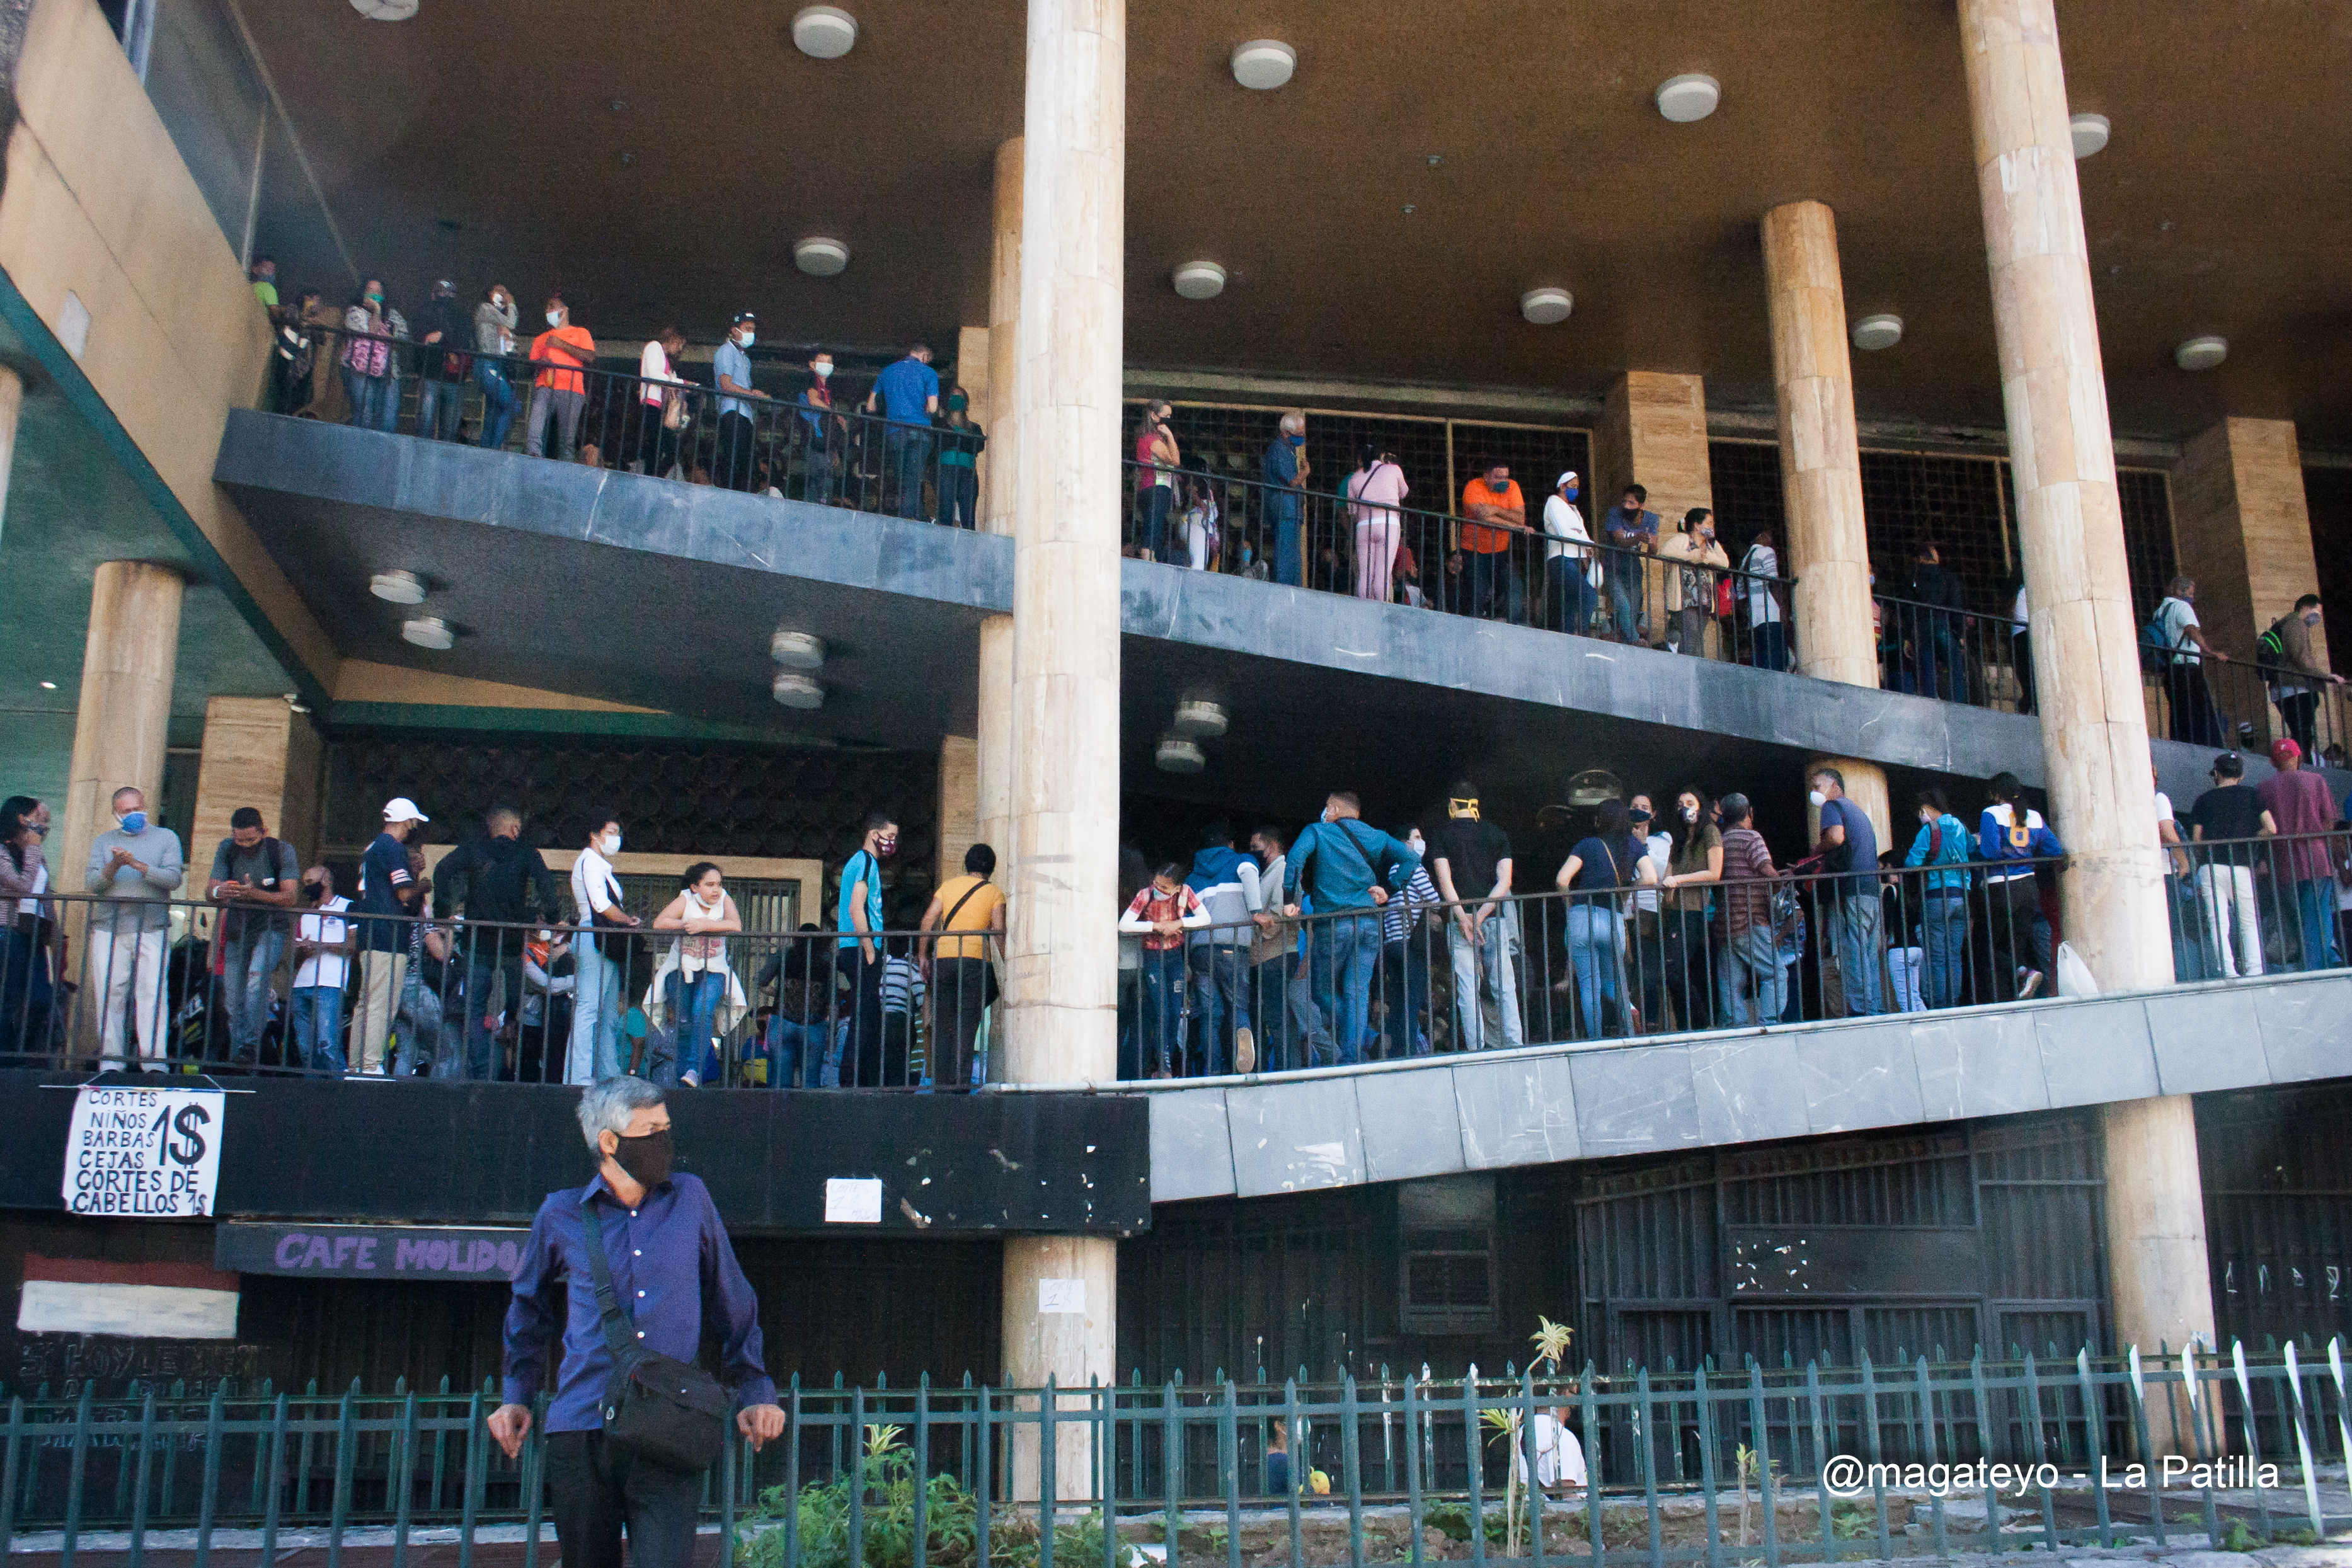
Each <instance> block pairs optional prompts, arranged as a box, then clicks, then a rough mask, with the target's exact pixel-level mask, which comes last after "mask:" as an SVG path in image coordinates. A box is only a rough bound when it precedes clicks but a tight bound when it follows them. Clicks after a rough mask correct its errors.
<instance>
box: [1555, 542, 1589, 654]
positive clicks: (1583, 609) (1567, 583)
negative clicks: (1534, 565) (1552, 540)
mask: <svg viewBox="0 0 2352 1568" xmlns="http://www.w3.org/2000/svg"><path fill="white" fill-rule="evenodd" d="M1544 580H1545V582H1546V583H1547V584H1548V585H1549V588H1550V590H1551V591H1550V593H1549V596H1548V597H1549V599H1550V601H1551V609H1552V615H1553V617H1554V619H1553V622H1552V630H1554V631H1556V632H1575V633H1576V634H1577V635H1578V636H1580V637H1581V636H1585V635H1587V634H1589V633H1590V632H1591V630H1592V598H1593V595H1592V580H1591V578H1588V577H1586V576H1585V575H1584V563H1583V562H1582V561H1580V560H1571V559H1569V558H1568V557H1566V556H1556V557H1554V558H1553V559H1550V560H1548V561H1546V562H1544Z"/></svg>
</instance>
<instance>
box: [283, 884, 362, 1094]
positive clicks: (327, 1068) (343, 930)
mask: <svg viewBox="0 0 2352 1568" xmlns="http://www.w3.org/2000/svg"><path fill="white" fill-rule="evenodd" d="M351 906H352V901H351V900H350V899H348V898H342V897H339V896H337V894H336V893H335V873H333V872H331V871H329V870H328V869H327V868H326V867H325V866H322V865H314V866H312V867H311V868H310V870H309V871H306V872H304V873H302V907H303V908H304V909H305V910H306V911H307V912H308V913H306V914H303V915H299V916H298V917H297V918H296V920H295V922H294V984H293V987H292V988H291V989H290V991H289V994H288V996H287V998H286V1003H287V1013H288V1015H289V1017H290V1018H291V1019H293V1025H294V1048H295V1050H296V1051H298V1052H299V1054H300V1057H301V1061H302V1065H303V1066H304V1067H307V1068H309V1069H310V1071H313V1072H325V1073H329V1074H331V1075H332V1076H334V1077H336V1078H341V1076H342V1075H343V1068H344V1062H343V984H344V982H345V981H346V980H347V979H349V978H350V977H351V967H352V953H353V952H355V951H356V950H357V949H358V947H359V935H358V933H357V931H356V930H354V928H353V926H352V922H350V921H348V920H341V919H338V918H337V916H339V915H341V914H342V912H343V911H345V910H347V909H349V908H350V907H351Z"/></svg>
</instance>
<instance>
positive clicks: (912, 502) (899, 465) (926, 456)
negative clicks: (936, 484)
mask: <svg viewBox="0 0 2352 1568" xmlns="http://www.w3.org/2000/svg"><path fill="white" fill-rule="evenodd" d="M882 455H883V456H884V457H885V458H887V460H888V462H889V465H890V471H891V472H892V473H893V474H896V475H897V476H898V515H899V516H900V517H921V516H922V515H923V469H924V467H925V466H926V465H928V464H929V462H930V458H931V433H930V432H929V430H927V429H925V428H924V427H923V426H921V425H917V424H894V425H892V426H890V428H889V429H887V430H886V431H884V432H883V433H882Z"/></svg>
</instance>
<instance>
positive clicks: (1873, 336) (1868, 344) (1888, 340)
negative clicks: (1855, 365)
mask: <svg viewBox="0 0 2352 1568" xmlns="http://www.w3.org/2000/svg"><path fill="white" fill-rule="evenodd" d="M1902 340H1903V318H1902V317H1900V316H1896V315H1892V314H1888V315H1883V316H1864V318H1863V319H1861V320H1859V321H1856V322H1855V323H1854V324H1853V346H1854V347H1855V348H1857V349H1860V350H1862V351H1863V352H1864V353H1865V354H1874V353H1876V352H1878V350H1881V349H1891V348H1893V347H1895V344H1897V343H1899V342H1901V341H1902Z"/></svg>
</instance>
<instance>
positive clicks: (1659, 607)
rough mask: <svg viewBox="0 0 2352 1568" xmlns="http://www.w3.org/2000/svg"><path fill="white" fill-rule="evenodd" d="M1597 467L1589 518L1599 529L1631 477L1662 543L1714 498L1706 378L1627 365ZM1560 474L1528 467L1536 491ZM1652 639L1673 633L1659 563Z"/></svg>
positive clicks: (1650, 597) (1651, 580)
mask: <svg viewBox="0 0 2352 1568" xmlns="http://www.w3.org/2000/svg"><path fill="white" fill-rule="evenodd" d="M1592 468H1593V471H1592V472H1591V473H1590V474H1587V475H1586V476H1584V497H1585V498H1584V502H1583V510H1584V519H1585V522H1586V524H1587V525H1588V526H1589V527H1591V528H1593V529H1594V530H1595V533H1594V537H1595V538H1598V537H1599V532H1598V530H1599V528H1600V526H1601V515H1602V514H1603V513H1605V512H1607V511H1608V510H1609V508H1610V507H1613V506H1615V505H1616V504H1617V498H1618V497H1620V496H1622V495H1623V494H1624V491H1625V486H1628V485H1639V486H1642V487H1643V489H1645V490H1647V491H1648V492H1649V493H1650V501H1649V507H1650V510H1652V511H1654V512H1655V513H1657V514H1658V539H1659V542H1660V543H1661V544H1663V543H1664V542H1665V539H1666V537H1667V536H1668V535H1670V534H1671V533H1673V532H1674V530H1675V529H1676V528H1679V527H1681V526H1682V520H1683V515H1684V514H1685V513H1686V512H1688V511H1689V510H1690V509H1691V508H1692V507H1713V506H1714V505H1715V475H1714V471H1713V469H1711V468H1710V467H1709V466H1708V465H1707V459H1706V380H1705V378H1703V377H1699V376H1686V375H1677V374H1674V373H1671V372H1667V371H1626V372H1625V373H1624V374H1623V375H1622V376H1620V377H1618V378H1617V383H1616V384H1615V385H1614V386H1612V387H1611V388H1610V389H1609V397H1608V401H1607V402H1605V403H1604V404H1603V405H1602V407H1601V423H1600V426H1599V428H1597V429H1596V430H1594V431H1593V433H1592ZM1557 478H1559V475H1557V474H1523V475H1521V476H1519V485H1520V487H1521V488H1522V489H1523V490H1525V491H1526V492H1527V494H1528V495H1529V496H1533V495H1535V494H1536V493H1537V492H1538V491H1541V492H1543V493H1544V494H1546V495H1549V494H1550V493H1551V483H1552V481H1553V480H1554V479H1557ZM1644 599H1645V602H1646V604H1647V608H1648V614H1649V621H1650V641H1651V642H1653V643H1664V641H1665V639H1666V632H1667V630H1668V628H1667V625H1666V574H1665V572H1664V571H1663V570H1657V569H1655V568H1653V569H1652V570H1651V571H1650V572H1649V573H1648V580H1647V585H1646V592H1645V595H1644Z"/></svg>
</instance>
